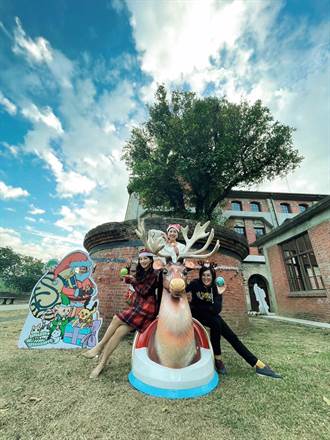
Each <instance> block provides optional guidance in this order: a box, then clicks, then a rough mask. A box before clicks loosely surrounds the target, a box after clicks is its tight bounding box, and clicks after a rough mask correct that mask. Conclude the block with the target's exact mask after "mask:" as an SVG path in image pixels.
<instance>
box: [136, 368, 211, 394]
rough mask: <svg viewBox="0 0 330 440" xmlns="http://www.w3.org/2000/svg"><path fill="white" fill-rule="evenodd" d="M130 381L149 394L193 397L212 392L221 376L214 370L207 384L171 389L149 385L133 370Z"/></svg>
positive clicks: (139, 389)
mask: <svg viewBox="0 0 330 440" xmlns="http://www.w3.org/2000/svg"><path fill="white" fill-rule="evenodd" d="M128 380H129V383H130V384H131V385H132V386H133V387H134V388H136V389H137V390H138V391H141V393H145V394H149V395H150V396H154V397H163V398H165V399H192V398H194V397H201V396H204V395H205V394H208V393H210V392H211V391H212V390H214V388H216V387H217V385H218V383H219V376H218V375H217V373H216V372H214V375H213V378H212V380H211V381H210V382H209V383H207V384H206V385H202V386H200V387H195V388H188V389H180V390H175V389H173V390H171V389H168V388H157V387H153V386H152V385H147V384H146V383H144V382H142V381H141V380H139V379H137V378H136V377H135V376H134V374H133V372H132V371H131V372H130V373H129V375H128Z"/></svg>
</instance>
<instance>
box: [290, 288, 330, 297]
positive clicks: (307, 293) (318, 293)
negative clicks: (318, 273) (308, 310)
mask: <svg viewBox="0 0 330 440" xmlns="http://www.w3.org/2000/svg"><path fill="white" fill-rule="evenodd" d="M324 296H327V293H326V291H325V290H323V289H320V290H301V291H299V292H290V293H289V295H288V297H289V298H312V297H319V298H322V297H324Z"/></svg>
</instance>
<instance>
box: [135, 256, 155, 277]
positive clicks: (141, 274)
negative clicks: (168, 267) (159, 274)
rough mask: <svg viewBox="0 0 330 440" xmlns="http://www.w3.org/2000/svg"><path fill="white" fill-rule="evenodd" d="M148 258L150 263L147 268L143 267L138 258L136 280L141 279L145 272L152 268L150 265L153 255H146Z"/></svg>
mask: <svg viewBox="0 0 330 440" xmlns="http://www.w3.org/2000/svg"><path fill="white" fill-rule="evenodd" d="M148 258H149V259H150V261H151V265H150V266H149V268H148V269H147V270H144V269H143V267H142V266H141V264H140V260H138V264H137V265H136V274H135V278H136V281H143V279H144V277H145V276H146V273H147V272H149V271H150V270H154V269H153V267H152V264H153V262H154V259H153V257H148Z"/></svg>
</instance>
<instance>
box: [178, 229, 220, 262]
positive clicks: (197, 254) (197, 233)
mask: <svg viewBox="0 0 330 440" xmlns="http://www.w3.org/2000/svg"><path fill="white" fill-rule="evenodd" d="M209 224H210V222H209V221H208V222H206V223H204V224H203V225H201V224H200V223H199V222H198V223H197V225H196V226H195V229H194V232H193V235H192V236H191V238H188V235H187V233H188V226H185V227H184V228H182V229H181V232H182V235H183V238H184V240H185V242H186V246H185V248H184V249H183V251H182V252H180V255H179V257H181V258H188V257H189V258H208V257H210V256H211V255H213V254H214V253H215V252H216V251H217V250H218V249H219V247H220V242H219V240H217V242H216V243H215V246H214V248H213V249H212V251H211V252H209V253H208V254H202V252H204V251H205V250H206V249H207V248H208V247H209V245H210V243H211V241H212V240H213V237H214V229H213V228H212V229H211V231H210V232H206V228H207V227H208V226H209ZM207 236H208V239H207V241H206V243H205V245H204V246H203V247H202V248H201V249H198V250H196V251H194V252H190V249H191V247H192V246H193V244H195V243H196V241H197V240H199V239H201V238H205V237H207Z"/></svg>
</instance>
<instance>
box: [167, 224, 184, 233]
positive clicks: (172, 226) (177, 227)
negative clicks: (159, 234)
mask: <svg viewBox="0 0 330 440" xmlns="http://www.w3.org/2000/svg"><path fill="white" fill-rule="evenodd" d="M171 228H173V229H175V230H176V231H178V233H179V232H180V230H181V225H179V224H178V223H175V224H173V225H168V227H167V229H166V232H168V231H169V230H170V229H171Z"/></svg>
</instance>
